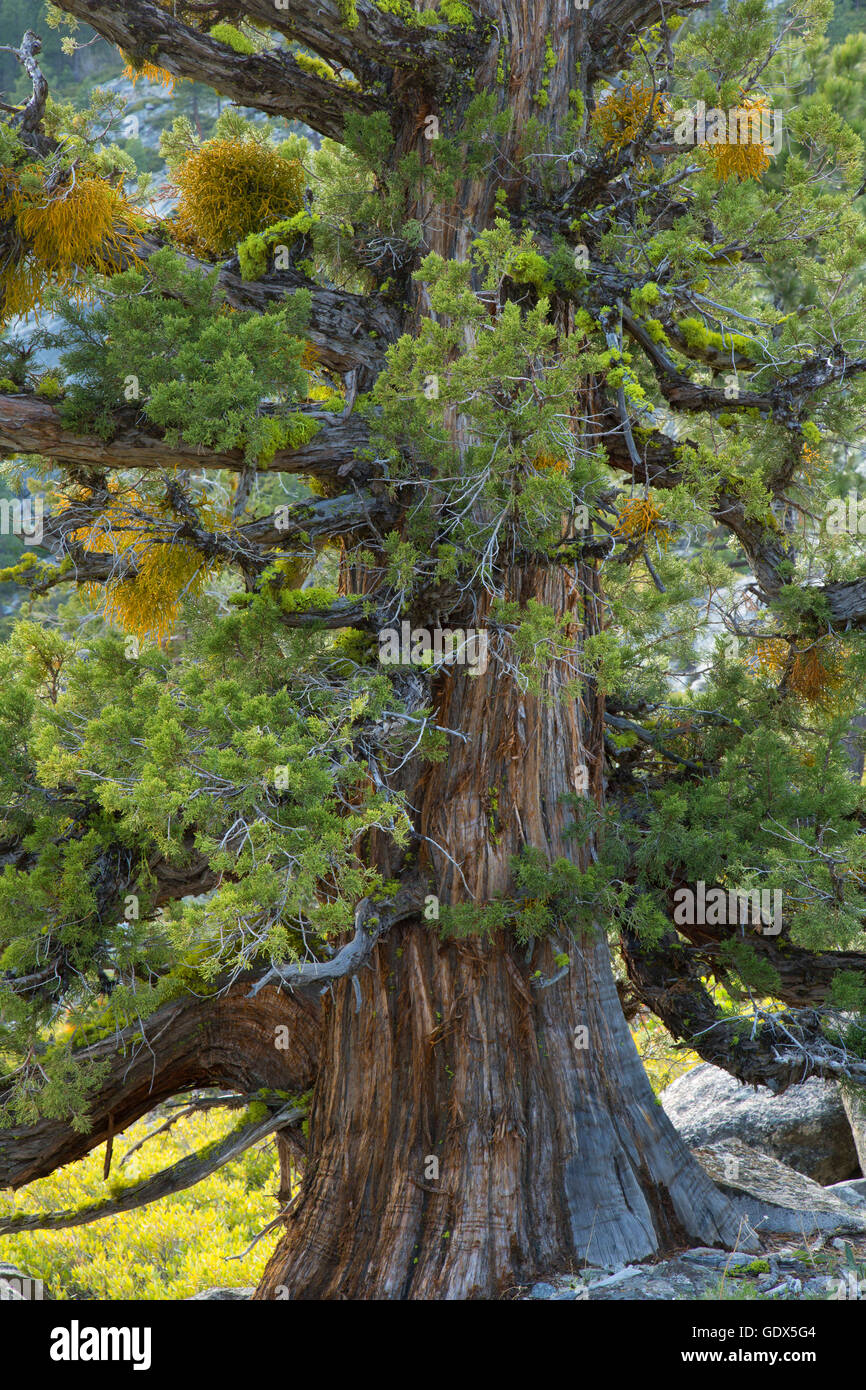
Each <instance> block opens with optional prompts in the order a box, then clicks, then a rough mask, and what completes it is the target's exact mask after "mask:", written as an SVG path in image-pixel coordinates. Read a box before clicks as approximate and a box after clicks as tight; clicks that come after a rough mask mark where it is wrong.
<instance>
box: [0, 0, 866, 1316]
mask: <svg viewBox="0 0 866 1390" xmlns="http://www.w3.org/2000/svg"><path fill="white" fill-rule="evenodd" d="M56 9H57V10H59V11H61V12H63V14H64V15H65V17H66V18H65V20H64V23H65V24H67V25H68V27H67V28H65V29H64V33H65V35H66V37H67V39H68V43H67V47H68V49H69V51H70V53H72V52H73V51H74V48H75V45H76V43H79V42H85V41H86V37H87V30H86V29H85V28H84V27H83V26H90V27H91V29H92V30H94V31H95V32H96V33H97V34H99V35H101V36H102V37H103V38H105V39H107V40H108V41H109V42H110V43H111V44H113V45H115V46H116V47H117V48H118V49H120V50H121V52H122V53H123V55H124V58H125V60H126V62H127V63H128V65H129V67H130V70H131V71H132V73H133V75H136V74H138V75H140V76H141V77H142V79H143V80H161V81H163V82H165V83H171V82H173V83H174V88H173V91H174V95H175V98H176V99H177V100H178V101H180V98H181V97H182V94H183V92H184V84H185V83H187V82H189V81H194V82H196V83H200V84H205V85H206V86H208V87H210V88H211V89H212V90H213V91H214V92H216V93H219V94H220V95H221V96H222V97H223V98H228V99H230V101H231V102H232V103H234V104H233V105H230V106H228V107H227V108H225V109H224V110H223V113H222V115H221V116H220V117H219V120H218V121H217V122H216V124H215V125H213V127H212V128H209V129H207V130H206V131H203V130H202V129H198V130H197V129H195V128H194V126H193V125H192V124H191V123H190V121H189V120H187V119H186V118H184V117H182V116H181V117H179V118H178V119H177V120H176V121H175V122H174V123H173V125H172V126H171V127H170V128H168V129H167V130H166V131H165V132H164V134H163V136H162V143H161V150H162V153H163V155H164V157H165V160H166V163H167V166H168V171H169V179H170V183H171V190H172V193H173V196H174V201H173V203H172V207H171V210H170V211H169V212H168V213H163V215H162V216H157V215H156V213H155V211H154V207H153V203H152V201H151V200H150V195H149V193H148V190H147V189H146V188H145V187H144V185H143V184H142V182H141V180H140V179H138V178H137V171H136V170H135V168H134V167H133V165H132V161H131V158H130V155H129V153H128V152H127V151H126V150H124V149H123V148H121V147H120V146H119V145H118V144H112V143H111V142H112V140H113V139H114V138H115V137H116V136H117V134H118V132H119V127H120V125H122V122H123V111H122V105H121V104H120V103H119V102H118V100H117V99H116V98H115V97H113V96H112V95H111V94H107V93H99V92H97V93H96V94H95V95H94V96H93V98H92V99H91V104H90V106H89V107H88V108H87V109H86V110H83V111H82V112H80V113H79V114H78V116H77V118H75V123H74V128H73V126H72V121H73V117H72V116H71V114H70V112H69V110H67V109H58V108H57V107H55V106H53V105H52V103H51V101H50V94H49V92H48V84H47V83H46V81H45V79H44V77H43V75H42V72H41V70H40V66H39V54H40V40H39V39H38V37H37V36H36V34H35V33H34V32H30V31H28V33H27V34H26V35H24V36H22V37H21V39H20V46H19V47H18V48H17V50H16V56H17V57H18V59H19V62H20V64H21V66H22V69H23V70H24V71H26V73H27V77H28V83H29V86H31V87H32V92H28V95H27V96H26V98H25V99H24V100H23V101H22V102H21V104H20V105H19V106H17V107H13V106H11V105H10V106H9V107H8V109H5V110H4V112H3V114H2V117H0V180H2V184H3V195H4V202H3V212H2V221H0V300H2V309H3V315H4V322H5V328H4V337H3V340H2V343H0V352H2V361H0V376H2V377H3V380H0V393H2V394H0V449H2V452H3V455H4V456H5V457H6V458H7V459H8V460H10V461H11V464H10V467H11V469H12V475H13V477H14V478H16V479H17V480H19V482H20V479H21V478H23V477H28V476H29V482H28V486H29V494H28V493H25V492H24V491H23V490H21V491H19V493H18V495H17V498H16V499H14V500H10V501H8V502H6V503H4V504H3V505H4V506H5V507H6V508H7V511H8V516H9V517H10V518H11V526H12V530H13V532H16V533H17V534H19V535H20V536H21V538H22V541H23V542H24V543H23V544H22V547H21V551H22V553H21V557H20V559H19V560H17V561H16V563H15V564H13V565H11V566H10V567H9V568H7V569H6V570H4V571H3V572H2V574H0V578H2V579H3V580H4V581H5V582H12V581H14V582H15V583H17V584H18V585H20V586H21V587H22V588H23V589H25V590H26V591H29V593H30V595H31V598H32V605H31V607H30V609H29V610H28V616H27V618H26V619H22V620H21V621H19V622H17V623H16V624H14V625H10V626H9V627H8V628H7V631H6V633H5V641H4V642H3V645H2V647H0V663H2V680H3V695H2V697H0V743H2V758H0V766H2V773H0V799H2V814H3V824H2V827H0V833H2V841H0V862H2V866H3V874H2V878H0V951H2V954H0V970H2V977H0V1061H2V1067H3V1070H2V1074H0V1086H2V1091H0V1096H2V1100H3V1102H4V1106H3V1110H2V1123H3V1125H4V1128H3V1129H0V1183H2V1184H3V1185H4V1186H8V1187H11V1188H20V1187H22V1186H25V1185H26V1184H28V1183H29V1182H32V1181H34V1180H35V1179H36V1178H38V1177H40V1176H44V1175H46V1174H48V1173H50V1172H52V1171H53V1170H54V1169H55V1168H57V1167H58V1166H60V1165H61V1164H64V1163H67V1162H69V1161H71V1160H72V1159H74V1158H77V1157H80V1156H81V1155H83V1154H84V1153H86V1152H88V1151H89V1150H91V1149H93V1148H94V1147H95V1146H97V1145H99V1144H103V1143H106V1144H107V1157H106V1174H107V1173H108V1169H109V1167H110V1157H111V1147H112V1144H113V1140H114V1137H115V1136H116V1135H119V1134H120V1133H122V1131H123V1130H124V1129H125V1128H126V1127H127V1126H128V1125H130V1124H131V1123H132V1122H133V1121H134V1120H136V1119H138V1118H139V1117H140V1116H142V1115H143V1114H145V1113H147V1112H148V1111H150V1110H152V1109H153V1108H154V1107H155V1106H157V1105H158V1104H160V1103H161V1102H162V1101H164V1100H166V1099H167V1098H169V1097H171V1096H175V1095H179V1094H183V1093H185V1092H187V1091H189V1090H193V1089H201V1088H211V1087H218V1088H221V1090H222V1092H223V1093H224V1094H227V1095H228V1097H229V1098H230V1099H232V1100H234V1101H238V1100H240V1099H242V1098H246V1099H247V1100H249V1102H250V1109H249V1110H248V1111H247V1113H246V1114H245V1115H244V1118H243V1120H242V1121H241V1123H240V1125H239V1126H238V1128H237V1131H236V1132H234V1133H233V1136H232V1138H231V1139H230V1141H228V1142H227V1144H226V1146H225V1150H224V1151H220V1153H217V1154H211V1155H209V1156H208V1155H205V1154H203V1155H201V1156H199V1158H198V1159H197V1160H196V1161H195V1162H192V1161H190V1162H189V1163H187V1161H186V1160H185V1161H184V1163H185V1164H186V1166H184V1164H180V1165H177V1171H176V1170H169V1171H168V1172H167V1173H166V1174H165V1175H163V1176H161V1177H160V1179H159V1180H158V1181H157V1180H150V1182H149V1184H147V1185H145V1187H146V1190H141V1191H136V1190H134V1189H133V1190H128V1191H126V1192H122V1193H120V1194H117V1193H113V1194H112V1195H111V1196H110V1197H107V1198H106V1203H105V1204H104V1207H101V1208H99V1209H88V1211H87V1212H82V1213H33V1214H30V1215H26V1216H15V1217H12V1218H8V1219H4V1221H3V1222H2V1224H0V1229H3V1230H5V1231H11V1230H20V1229H32V1228H39V1227H46V1228H51V1227H52V1226H58V1225H68V1224H74V1223H75V1221H76V1220H89V1219H93V1218H94V1217H95V1216H99V1215H105V1214H107V1213H108V1212H110V1211H112V1210H126V1209H129V1207H131V1206H136V1205H141V1204H143V1203H144V1202H146V1201H150V1200H153V1199H154V1198H155V1197H158V1196H161V1195H164V1193H165V1192H166V1191H171V1190H176V1189H177V1188H178V1187H179V1186H182V1185H188V1184H189V1183H190V1182H192V1181H194V1180H195V1179H196V1178H197V1177H199V1176H202V1175H203V1173H204V1172H205V1171H210V1168H212V1166H213V1165H214V1164H215V1163H216V1162H218V1161H226V1159H227V1158H228V1157H231V1156H232V1155H233V1154H235V1153H236V1152H238V1151H240V1150H241V1149H242V1148H243V1147H244V1146H245V1145H248V1144H251V1143H254V1142H257V1141H259V1140H260V1139H261V1138H262V1136H263V1134H267V1133H269V1132H275V1133H276V1136H277V1142H278V1147H279V1151H280V1155H281V1161H282V1183H281V1191H280V1193H279V1202H280V1212H281V1220H282V1223H283V1231H282V1235H281V1238H280V1241H279V1244H278V1245H277V1248H276V1250H275V1253H274V1254H273V1256H272V1258H271V1260H270V1262H269V1264H268V1266H267V1269H266V1272H265V1275H264V1278H263V1281H262V1284H261V1286H260V1288H259V1290H258V1294H257V1297H259V1298H265V1299H267V1298H283V1297H286V1296H288V1297H289V1298H292V1299H298V1298H308V1299H310V1298H326V1299H327V1298H350V1299H370V1298H393V1299H440V1298H445V1299H458V1298H473V1297H476V1298H477V1297H481V1298H491V1297H497V1296H503V1295H508V1294H512V1293H514V1292H515V1291H517V1290H519V1289H520V1288H521V1286H524V1285H526V1284H528V1283H529V1282H531V1281H532V1280H533V1279H534V1278H536V1277H537V1276H539V1275H542V1274H545V1273H547V1274H550V1273H553V1272H558V1271H576V1270H578V1269H579V1268H580V1267H581V1265H582V1264H583V1263H584V1262H585V1261H589V1262H594V1263H606V1262H611V1263H613V1262H617V1261H628V1260H635V1259H639V1258H641V1257H644V1256H647V1255H651V1254H653V1253H655V1252H657V1251H663V1250H669V1249H672V1248H675V1247H677V1246H678V1245H682V1244H683V1243H687V1242H690V1243H696V1244H702V1245H728V1246H732V1245H733V1243H734V1242H736V1241H737V1240H738V1238H739V1239H741V1240H742V1233H741V1232H740V1229H739V1222H738V1218H737V1217H736V1214H735V1212H734V1210H733V1208H732V1207H731V1205H730V1204H729V1203H728V1201H727V1199H726V1198H725V1197H724V1196H723V1195H722V1193H721V1192H720V1191H719V1190H718V1189H717V1188H716V1187H715V1186H714V1185H713V1183H712V1182H711V1181H710V1179H709V1177H708V1176H707V1174H706V1173H705V1172H704V1170H703V1169H702V1168H701V1167H700V1166H699V1165H698V1163H697V1162H696V1160H695V1159H694V1158H693V1157H692V1156H691V1154H690V1153H689V1152H688V1150H687V1149H686V1148H685V1146H684V1144H683V1142H682V1141H681V1139H680V1138H679V1136H678V1135H677V1133H676V1132H675V1131H674V1129H673V1127H672V1126H671V1124H670V1122H669V1121H668V1119H667V1117H666V1115H665V1114H664V1111H663V1110H662V1109H661V1108H660V1106H658V1105H657V1104H656V1101H655V1098H654V1095H653V1092H652V1089H651V1086H650V1084H649V1081H648V1079H647V1076H646V1074H645V1071H644V1068H643V1065H642V1063H641V1061H640V1058H639V1056H638V1053H637V1051H636V1048H635V1045H634V1042H633V1040H632V1037H631V1034H630V1030H629V1025H628V1022H627V1018H628V1019H631V1018H633V1017H634V1015H635V1013H636V1012H637V1011H639V1010H646V1011H651V1012H652V1013H654V1014H655V1015H657V1016H658V1018H660V1019H661V1020H662V1022H663V1023H664V1024H665V1026H666V1027H667V1028H668V1029H669V1030H670V1032H671V1033H672V1034H673V1036H674V1037H675V1038H677V1039H682V1040H683V1041H685V1042H687V1043H688V1044H689V1045H690V1046H691V1047H692V1048H693V1049H695V1050H696V1051H697V1052H698V1053H699V1054H700V1056H701V1057H703V1058H705V1059H706V1060H708V1061H711V1062H713V1063H715V1064H716V1065H719V1066H722V1067H725V1068H726V1069H727V1070H729V1071H730V1072H731V1073H733V1074H734V1075H736V1076H738V1077H739V1078H740V1079H741V1080H743V1081H747V1082H751V1083H753V1084H764V1085H767V1086H769V1087H771V1088H772V1089H773V1090H776V1091H779V1090H783V1089H784V1088H785V1087H786V1086H788V1085H790V1084H791V1083H792V1082H796V1081H800V1080H803V1079H805V1078H806V1077H807V1076H809V1075H818V1076H825V1077H835V1078H848V1079H849V1080H851V1081H852V1082H853V1083H857V1084H861V1085H862V1084H864V1082H866V1060H864V1058H866V1045H864V1036H866V1034H864V1029H863V1026H862V1023H861V1022H860V1021H859V1019H860V1012H861V1010H862V1008H863V1005H864V999H866V974H864V967H866V952H864V946H866V943H864V939H863V931H862V911H863V909H862V906H861V902H862V893H863V884H864V882H866V879H864V874H866V843H864V841H863V838H862V834H863V794H862V792H861V789H860V786H859V784H858V782H857V780H856V777H855V776H854V775H853V774H852V770H851V757H852V755H851V751H850V750H851V746H852V745H851V732H850V731H851V728H852V720H853V719H854V718H855V716H856V714H857V711H858V708H859V706H858V698H859V692H860V690H861V688H862V679H863V673H864V660H863V648H862V638H861V633H862V629H863V627H864V626H866V572H864V570H863V563H862V550H861V548H860V542H859V535H858V528H857V526H856V525H854V526H853V528H852V527H851V526H850V525H849V524H848V514H847V512H845V506H846V505H847V504H846V503H845V501H844V498H845V496H846V494H847V490H848V487H849V483H850V474H849V473H846V472H845V468H846V467H848V463H847V453H846V450H847V448H848V447H849V446H850V443H851V441H852V440H856V438H857V437H858V435H862V427H863V418H862V417H863V413H864V405H866V394H864V385H863V376H862V373H863V368H864V366H866V346H864V306H863V295H862V286H861V284H860V282H859V278H858V270H859V266H860V265H861V263H862V260H863V256H864V252H866V228H864V224H863V221H862V219H861V217H860V214H859V212H858V211H857V198H858V196H859V185H861V184H862V177H863V168H862V165H863V151H862V145H861V143H860V140H859V137H858V135H857V134H856V131H855V130H854V129H852V128H851V126H849V125H847V124H846V123H845V121H844V119H843V114H844V113H843V114H839V113H838V112H836V111H835V110H834V109H833V108H832V107H831V106H830V105H829V103H828V101H827V98H826V96H825V95H824V92H823V87H822V80H823V77H824V76H827V75H828V74H829V73H830V72H831V68H832V63H831V60H830V59H829V58H828V56H827V51H826V45H825V44H824V43H823V40H822V39H821V31H822V25H823V23H824V22H825V20H826V15H825V14H824V10H825V9H826V6H822V4H821V3H819V0H795V3H792V4H790V5H788V6H785V5H782V6H777V7H776V8H775V9H774V10H772V11H771V12H770V11H767V10H766V9H765V7H764V6H763V4H762V3H760V0H744V2H743V3H742V4H739V5H734V4H732V5H731V6H730V7H729V10H728V12H727V13H726V14H725V15H722V16H719V15H717V14H714V13H710V14H709V15H707V14H706V13H705V12H704V10H703V9H702V7H701V6H700V5H691V6H690V5H679V6H676V7H675V9H676V13H674V12H673V10H669V9H668V7H667V6H661V5H659V3H658V0H592V3H591V4H589V5H588V6H587V7H585V8H580V7H578V6H576V5H575V4H573V3H570V2H569V0H532V3H529V0H524V2H523V3H517V0H504V2H503V3H500V0H471V3H467V4H463V3H457V0H443V3H442V4H441V5H440V6H439V7H438V8H436V7H433V6H431V5H426V6H424V7H421V6H420V5H419V6H416V5H415V4H413V3H409V0H389V3H387V4H386V3H381V4H377V3H374V0H315V3H313V0H310V2H309V3H307V0H292V3H291V5H290V6H289V7H288V8H286V9H283V8H280V7H277V6H275V5H274V4H272V3H270V0H215V3H213V4H212V5H210V4H209V5H203V4H201V3H195V4H192V3H190V4H185V3H184V0H173V2H172V3H171V4H168V3H164V4H163V3H155V0H154V2H151V0H127V3H125V4H123V5H118V4H114V3H108V0H58V5H57V7H56ZM55 18H56V14H55ZM77 26H78V27H77ZM854 60H856V61H859V59H857V58H856V55H855V59H854ZM854 60H852V61H854ZM782 121H783V124H784V139H783V140H781V141H779V140H775V139H774V138H773V136H774V133H775V132H776V131H777V130H779V129H781V127H780V126H779V124H778V123H779V122H782ZM774 122H775V124H774ZM768 131H770V132H771V133H770V134H769V135H768ZM303 132H306V133H303ZM39 307H44V308H47V309H49V310H51V312H52V314H53V318H50V319H44V320H40V323H39V326H38V327H37V328H33V327H32V324H31V321H29V320H26V321H25V320H23V319H22V318H21V316H22V315H27V314H29V313H30V312H31V311H33V310H35V309H38V308H39ZM28 325H29V326H28ZM25 330H26V331H25ZM45 348H50V349H53V350H54V356H53V357H51V358H49V359H47V360H48V362H49V363H52V364H53V363H59V365H45V360H46V359H45V358H44V356H43V355H40V354H41V353H43V350H44V349H45ZM843 459H844V460H845V461H844V464H843V462H840V460H843ZM16 470H17V471H16ZM28 470H29V475H28ZM16 508H17V511H16ZM834 509H835V510H834ZM834 517H836V519H837V520H838V518H839V517H841V518H842V520H841V521H840V522H839V524H838V525H834V524H833V518H834ZM16 528H17V530H16ZM761 890H764V892H765V902H766V892H767V890H770V896H771V901H772V903H773V904H774V906H773V907H772V908H771V909H770V911H769V914H768V911H767V910H766V907H765V909H764V911H763V913H762V912H761V911H759V906H758V904H759V901H760V900H756V898H755V896H754V895H755V894H756V893H760V892H761ZM779 904H781V906H779ZM208 1165H210V1167H209V1166H208ZM295 1166H297V1167H298V1168H299V1171H300V1173H301V1179H300V1186H299V1187H296V1186H293V1177H292V1175H293V1172H294V1170H295ZM180 1170H182V1171H180ZM121 1204H122V1205H121Z"/></svg>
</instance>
